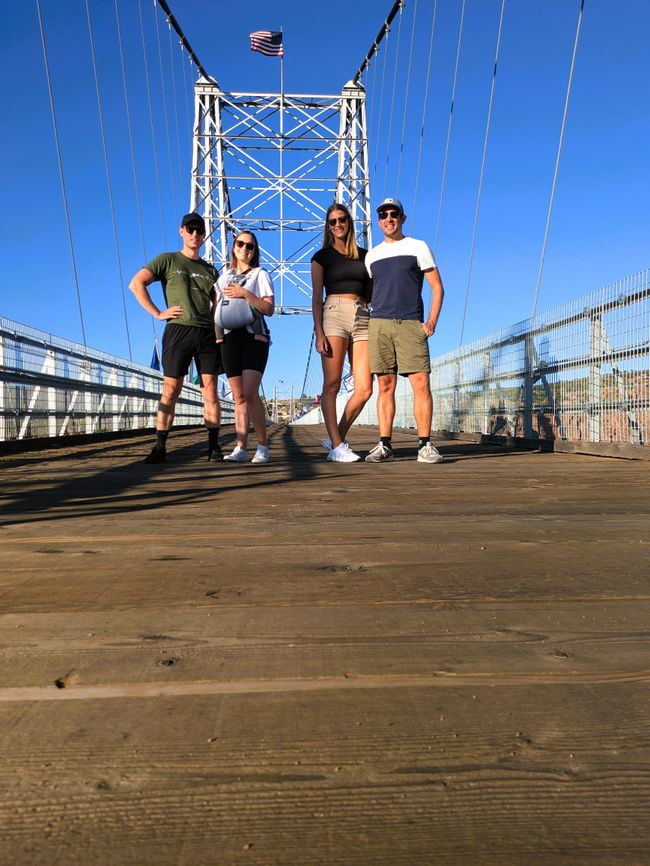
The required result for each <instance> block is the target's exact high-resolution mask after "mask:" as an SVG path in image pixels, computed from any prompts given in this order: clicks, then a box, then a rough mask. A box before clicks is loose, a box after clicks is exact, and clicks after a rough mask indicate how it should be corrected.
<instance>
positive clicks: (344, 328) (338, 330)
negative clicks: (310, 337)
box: [323, 295, 370, 343]
mask: <svg viewBox="0 0 650 866" xmlns="http://www.w3.org/2000/svg"><path fill="white" fill-rule="evenodd" d="M369 316H370V314H369V313H368V305H367V304H366V302H365V301H353V300H352V298H337V297H336V295H330V296H329V298H327V299H326V301H325V303H324V305H323V333H324V334H325V336H326V337H344V338H345V339H346V340H349V342H351V343H355V342H357V341H358V340H367V339H368V319H369Z"/></svg>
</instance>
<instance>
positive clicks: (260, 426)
mask: <svg viewBox="0 0 650 866" xmlns="http://www.w3.org/2000/svg"><path fill="white" fill-rule="evenodd" d="M261 381H262V374H261V373H259V372H258V371H257V370H244V371H243V373H242V377H241V382H242V392H243V395H244V399H245V400H246V406H247V408H248V415H249V417H250V420H251V421H252V422H253V427H254V428H255V434H256V436H257V444H258V445H266V444H267V443H268V440H267V436H266V412H265V411H264V403H262V398H261V397H260V382H261Z"/></svg>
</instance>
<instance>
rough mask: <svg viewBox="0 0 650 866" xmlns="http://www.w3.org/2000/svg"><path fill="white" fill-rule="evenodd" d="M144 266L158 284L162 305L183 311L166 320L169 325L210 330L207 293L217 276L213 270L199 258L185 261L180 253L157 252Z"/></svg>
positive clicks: (208, 294)
mask: <svg viewBox="0 0 650 866" xmlns="http://www.w3.org/2000/svg"><path fill="white" fill-rule="evenodd" d="M145 267H146V268H147V270H149V271H151V273H152V274H153V275H154V277H155V279H156V280H160V282H161V283H162V288H163V294H164V295H165V304H166V305H167V306H168V307H173V306H175V305H177V304H178V305H179V306H181V307H182V308H183V314H182V315H181V316H178V318H176V319H170V321H171V322H173V323H174V324H175V325H197V326H199V327H201V328H214V322H213V321H212V313H211V312H210V292H211V291H212V287H213V286H214V284H215V283H216V281H217V279H218V277H219V271H218V270H217V269H216V268H215V267H213V266H212V265H210V264H208V263H207V262H204V261H203V259H189V258H188V257H187V256H184V255H183V253H161V254H160V255H159V256H156V258H155V259H153V260H152V261H150V262H149V264H148V265H145Z"/></svg>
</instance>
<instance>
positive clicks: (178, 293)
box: [129, 213, 223, 463]
mask: <svg viewBox="0 0 650 866" xmlns="http://www.w3.org/2000/svg"><path fill="white" fill-rule="evenodd" d="M179 232H180V236H181V238H182V239H183V248H182V250H181V251H180V252H178V253H161V255H159V256H156V258H155V259H153V260H152V261H151V262H149V264H148V265H145V267H144V268H140V270H139V271H138V273H137V274H136V275H135V276H134V277H133V279H132V280H131V282H130V283H129V288H130V289H131V291H132V292H133V294H134V295H135V296H136V298H137V300H138V302H139V303H140V304H141V305H142V306H143V307H144V308H145V310H147V312H149V313H151V315H152V316H154V317H155V318H156V319H159V320H160V321H166V322H167V325H166V326H165V331H164V334H163V353H162V362H163V377H164V378H163V391H162V395H161V397H160V402H159V404H158V414H157V416H156V444H155V445H154V447H153V448H152V450H151V453H150V454H149V456H148V457H147V458H146V460H145V463H165V462H166V460H167V450H166V444H167V436H168V435H169V430H170V428H171V426H172V423H173V421H174V410H175V408H176V402H177V400H178V398H179V396H180V393H181V390H182V388H183V380H184V378H185V376H186V375H187V372H188V369H189V366H190V362H191V361H192V359H194V362H195V363H196V369H197V371H198V374H199V378H200V381H201V393H202V395H203V417H204V418H205V425H206V427H207V428H208V460H223V455H222V453H221V448H220V447H219V424H220V421H221V413H220V406H219V398H218V396H217V388H216V379H217V375H218V374H219V373H220V372H222V369H221V359H220V352H219V348H218V346H217V343H216V340H215V333H214V322H213V320H212V303H213V301H214V298H215V290H214V284H215V283H216V281H217V278H218V276H219V271H218V270H217V269H216V268H215V267H213V265H211V264H208V262H206V261H204V260H203V259H202V258H201V257H200V256H199V250H200V249H201V247H202V246H203V242H204V240H205V222H204V220H203V217H202V216H200V215H199V214H197V213H188V214H185V216H184V217H183V219H182V221H181V226H180V229H179ZM156 281H159V282H160V283H162V289H163V295H164V297H165V304H166V309H165V310H159V309H158V307H157V306H156V305H155V304H154V302H153V301H152V300H151V295H150V294H149V286H150V285H151V283H153V282H156Z"/></svg>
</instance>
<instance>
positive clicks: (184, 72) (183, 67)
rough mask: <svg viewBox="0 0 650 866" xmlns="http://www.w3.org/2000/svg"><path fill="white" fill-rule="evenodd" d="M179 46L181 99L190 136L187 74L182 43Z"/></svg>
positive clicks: (189, 58)
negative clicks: (182, 98) (181, 73)
mask: <svg viewBox="0 0 650 866" xmlns="http://www.w3.org/2000/svg"><path fill="white" fill-rule="evenodd" d="M179 44H180V46H181V70H182V72H183V97H184V100H185V114H186V115H187V128H188V129H189V130H190V135H191V134H192V132H193V130H192V119H191V116H190V100H189V96H188V93H189V87H188V85H187V72H186V71H185V46H184V45H183V43H182V42H180V43H179ZM188 62H189V63H191V62H192V58H191V57H188Z"/></svg>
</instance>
